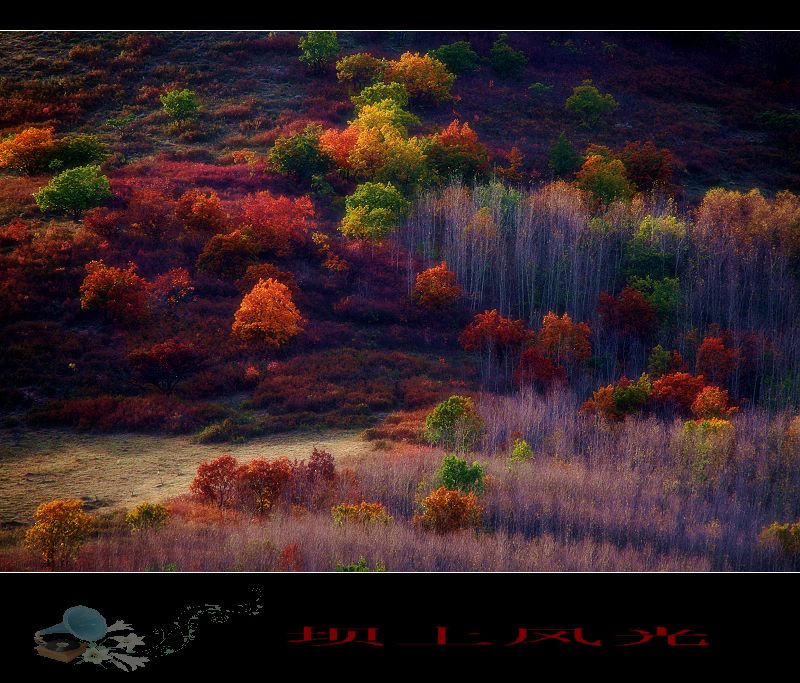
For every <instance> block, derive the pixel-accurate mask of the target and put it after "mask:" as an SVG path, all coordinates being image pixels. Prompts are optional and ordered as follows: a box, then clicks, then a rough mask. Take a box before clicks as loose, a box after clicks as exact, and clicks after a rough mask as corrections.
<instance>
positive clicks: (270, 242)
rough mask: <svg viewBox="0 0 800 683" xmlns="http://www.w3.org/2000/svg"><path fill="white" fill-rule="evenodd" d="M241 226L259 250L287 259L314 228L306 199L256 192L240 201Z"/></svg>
mask: <svg viewBox="0 0 800 683" xmlns="http://www.w3.org/2000/svg"><path fill="white" fill-rule="evenodd" d="M242 224H243V225H244V226H245V230H246V231H247V233H248V234H250V235H252V237H253V239H254V241H255V242H256V244H257V245H258V246H259V248H260V249H263V250H265V251H270V252H272V253H274V254H276V255H278V256H288V255H290V254H291V253H292V251H293V250H294V247H295V246H296V245H298V244H304V243H305V242H306V240H307V237H308V233H309V232H310V231H311V230H313V229H314V228H315V227H316V224H315V223H314V207H313V205H312V204H311V198H310V197H308V196H305V197H299V198H297V199H290V198H288V197H283V196H279V197H274V196H273V195H271V194H270V193H269V192H258V193H257V194H254V195H249V196H247V197H245V199H244V200H243V201H242Z"/></svg>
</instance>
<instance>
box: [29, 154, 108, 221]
mask: <svg viewBox="0 0 800 683" xmlns="http://www.w3.org/2000/svg"><path fill="white" fill-rule="evenodd" d="M110 196H111V185H110V184H109V182H108V178H106V177H105V176H104V175H103V173H102V172H101V170H100V167H99V166H79V167H78V168H71V169H68V170H66V171H64V172H63V173H59V174H58V175H57V176H56V177H55V178H53V179H52V180H51V181H50V182H49V183H47V185H45V186H44V187H43V188H41V189H40V190H39V191H38V192H34V194H33V197H34V199H35V200H36V204H37V205H38V207H39V208H40V209H41V210H42V211H64V212H67V213H72V215H73V216H74V218H75V219H76V220H77V219H78V218H79V217H80V215H81V213H82V212H83V211H86V210H87V209H91V208H93V207H95V206H99V205H100V204H101V203H102V202H103V200H105V199H107V198H108V197H110Z"/></svg>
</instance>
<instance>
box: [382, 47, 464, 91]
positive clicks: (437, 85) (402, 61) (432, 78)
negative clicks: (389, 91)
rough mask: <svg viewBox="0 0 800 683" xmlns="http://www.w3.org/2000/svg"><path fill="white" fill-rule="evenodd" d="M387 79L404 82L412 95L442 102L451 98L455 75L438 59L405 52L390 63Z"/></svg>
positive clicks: (387, 69) (386, 73)
mask: <svg viewBox="0 0 800 683" xmlns="http://www.w3.org/2000/svg"><path fill="white" fill-rule="evenodd" d="M384 77H385V79H386V80H387V81H397V82H398V83H402V84H403V85H404V86H405V87H406V90H408V93H409V94H410V95H411V96H412V97H418V98H420V99H428V100H433V101H435V102H441V101H444V100H447V99H449V98H450V88H451V87H452V86H453V82H454V81H455V76H454V75H453V74H451V73H450V72H449V71H448V70H447V67H446V66H445V65H444V64H442V63H441V62H440V61H439V60H438V59H435V58H434V57H431V56H430V55H420V54H419V53H418V52H413V53H412V52H404V53H403V54H402V55H401V56H400V58H399V59H396V60H394V61H391V62H389V63H388V65H387V68H386V72H385V76H384Z"/></svg>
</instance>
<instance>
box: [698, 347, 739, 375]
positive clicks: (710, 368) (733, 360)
mask: <svg viewBox="0 0 800 683" xmlns="http://www.w3.org/2000/svg"><path fill="white" fill-rule="evenodd" d="M738 363H739V350H738V349H735V348H730V347H728V346H726V345H725V341H724V340H723V339H722V337H706V338H705V339H703V343H702V344H700V347H699V348H698V349H697V371H698V372H700V373H702V374H703V375H705V376H706V377H708V379H709V380H710V381H711V382H713V383H714V384H720V385H723V386H724V385H726V384H727V383H728V381H729V380H730V378H731V375H732V374H733V373H734V371H735V370H736V366H737V365H738Z"/></svg>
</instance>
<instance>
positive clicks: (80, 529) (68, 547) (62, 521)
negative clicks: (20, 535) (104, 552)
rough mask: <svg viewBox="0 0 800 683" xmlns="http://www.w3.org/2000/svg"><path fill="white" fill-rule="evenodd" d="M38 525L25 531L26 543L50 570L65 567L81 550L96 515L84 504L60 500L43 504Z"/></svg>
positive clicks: (37, 513)
mask: <svg viewBox="0 0 800 683" xmlns="http://www.w3.org/2000/svg"><path fill="white" fill-rule="evenodd" d="M33 517H34V524H33V526H32V527H31V528H30V529H28V531H27V532H26V534H25V545H26V547H27V548H29V549H30V550H32V551H34V552H35V553H37V554H39V555H40V556H41V558H42V560H44V563H45V566H46V567H48V568H49V569H65V568H66V567H67V566H68V565H69V564H70V563H71V562H72V561H73V560H75V559H76V558H77V556H78V554H79V553H80V550H81V547H82V546H83V544H84V542H85V541H86V536H87V535H88V534H89V532H90V531H91V530H92V527H93V523H92V518H91V517H90V516H89V515H88V514H86V513H85V512H84V511H83V503H82V502H81V501H80V500H74V499H57V500H51V501H50V502H49V503H43V504H42V505H40V506H39V507H38V508H37V510H36V512H35V513H34V516H33Z"/></svg>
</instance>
